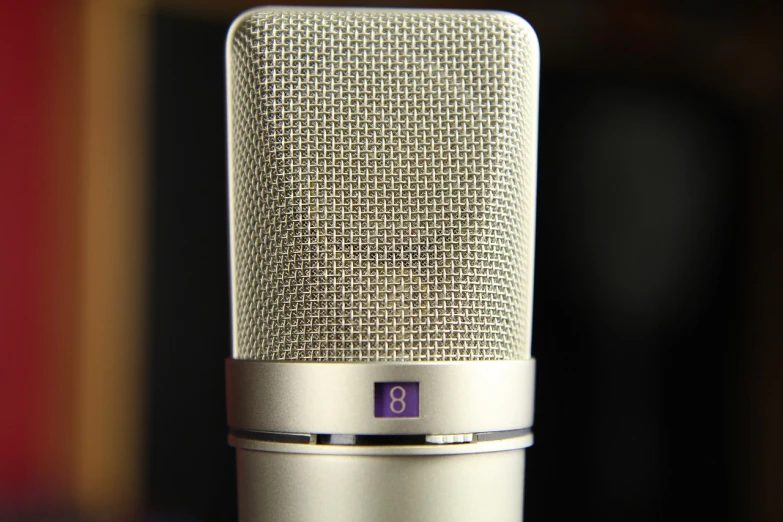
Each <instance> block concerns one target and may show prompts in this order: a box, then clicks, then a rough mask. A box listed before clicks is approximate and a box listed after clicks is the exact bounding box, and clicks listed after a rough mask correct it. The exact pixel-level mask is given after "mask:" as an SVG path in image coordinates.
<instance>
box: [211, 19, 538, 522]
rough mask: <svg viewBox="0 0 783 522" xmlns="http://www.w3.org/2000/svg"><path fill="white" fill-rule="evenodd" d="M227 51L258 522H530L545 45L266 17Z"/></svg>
mask: <svg viewBox="0 0 783 522" xmlns="http://www.w3.org/2000/svg"><path fill="white" fill-rule="evenodd" d="M226 47H227V48H226V60H227V97H228V128H229V138H228V141H229V143H228V145H229V204H230V224H231V225H230V226H231V284H232V312H233V355H232V357H231V358H229V359H228V360H227V362H226V377H227V408H228V424H229V427H230V433H229V437H228V439H229V443H230V444H231V445H232V446H234V447H235V448H236V458H237V483H238V502H239V519H240V520H241V521H244V522H250V521H254V522H257V521H270V522H293V521H297V522H308V521H335V522H337V521H339V522H346V521H356V522H368V521H372V522H375V521H377V522H391V521H395V522H399V521H406V522H409V521H426V522H439V521H442V522H477V521H479V522H484V521H486V522H507V521H508V522H511V521H513V522H519V521H520V520H522V508H523V483H524V461H525V448H527V447H529V446H530V445H531V444H532V442H533V436H532V433H531V426H532V424H533V390H534V374H535V368H534V360H533V359H531V356H530V338H531V320H532V299H533V289H532V286H533V251H534V233H535V202H536V140H537V118H538V83H539V49H538V41H537V39H536V36H535V33H534V32H533V29H532V28H531V27H530V25H528V23H527V22H525V21H524V20H522V19H521V18H519V17H517V16H516V15H512V14H509V13H504V12H497V11H452V10H409V9H400V10H390V9H351V8H335V9H332V8H329V9H320V8H301V7H291V8H283V7H267V8H261V9H256V10H252V11H248V12H246V13H244V14H242V15H241V16H240V17H239V18H238V19H237V20H236V21H235V22H234V23H233V25H232V27H231V29H230V31H229V34H228V40H227V46H226Z"/></svg>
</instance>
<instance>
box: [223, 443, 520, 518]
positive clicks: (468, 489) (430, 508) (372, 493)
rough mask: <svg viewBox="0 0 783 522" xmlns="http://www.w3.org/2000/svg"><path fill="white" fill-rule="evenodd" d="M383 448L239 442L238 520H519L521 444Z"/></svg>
mask: <svg viewBox="0 0 783 522" xmlns="http://www.w3.org/2000/svg"><path fill="white" fill-rule="evenodd" d="M444 449H445V448H444ZM378 450H380V451H379V452H378V453H379V454H376V455H373V454H372V451H367V448H365V449H363V450H362V451H361V452H359V453H357V454H350V453H348V452H342V453H340V454H329V453H324V454H319V453H289V452H280V451H259V450H253V449H246V448H241V447H237V479H238V493H239V520H240V522H400V521H405V522H417V521H421V522H477V521H492V522H520V521H521V520H522V506H523V488H524V465H525V450H524V449H509V450H503V451H491V452H481V453H448V454H434V455H426V454H425V455H421V454H419V455H415V454H414V455H407V456H406V455H400V454H399V452H394V453H395V454H394V455H391V454H383V449H382V448H380V447H379V448H378Z"/></svg>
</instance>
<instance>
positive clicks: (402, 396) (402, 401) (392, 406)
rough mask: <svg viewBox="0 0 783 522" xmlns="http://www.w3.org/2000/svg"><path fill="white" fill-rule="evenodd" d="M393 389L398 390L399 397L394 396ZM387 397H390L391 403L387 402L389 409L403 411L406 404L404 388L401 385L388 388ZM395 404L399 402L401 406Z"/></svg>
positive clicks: (396, 411) (394, 411) (397, 411)
mask: <svg viewBox="0 0 783 522" xmlns="http://www.w3.org/2000/svg"><path fill="white" fill-rule="evenodd" d="M395 390H400V392H401V393H400V394H398V395H399V397H396V396H395V395H394V391H395ZM389 397H391V404H389V409H390V410H391V411H392V412H393V413H398V414H399V413H402V412H404V411H405V408H406V404H405V388H403V387H402V386H395V387H394V388H392V389H391V390H389ZM395 404H400V405H401V406H395Z"/></svg>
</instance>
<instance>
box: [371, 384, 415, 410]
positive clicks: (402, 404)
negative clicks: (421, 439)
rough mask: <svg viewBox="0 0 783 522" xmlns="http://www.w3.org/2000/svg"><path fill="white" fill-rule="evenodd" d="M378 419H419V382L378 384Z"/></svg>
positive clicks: (376, 388) (376, 404)
mask: <svg viewBox="0 0 783 522" xmlns="http://www.w3.org/2000/svg"><path fill="white" fill-rule="evenodd" d="M375 416H376V417H387V418H396V417H418V416H419V383H418V382H376V383H375Z"/></svg>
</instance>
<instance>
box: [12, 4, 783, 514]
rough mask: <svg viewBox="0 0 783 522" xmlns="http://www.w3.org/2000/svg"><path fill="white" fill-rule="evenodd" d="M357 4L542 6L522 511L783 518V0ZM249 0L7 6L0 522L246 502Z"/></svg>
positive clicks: (199, 510) (197, 509)
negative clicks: (232, 155)
mask: <svg viewBox="0 0 783 522" xmlns="http://www.w3.org/2000/svg"><path fill="white" fill-rule="evenodd" d="M356 5H359V4H356ZM361 5H373V6H392V5H394V6H407V7H425V6H426V7H451V8H495V9H504V10H510V11H513V12H516V13H518V14H520V15H522V16H523V17H524V18H526V19H528V20H529V21H530V22H531V23H532V25H533V26H534V27H535V28H536V30H537V31H538V35H539V38H540V41H541V48H542V84H541V109H540V117H541V120H540V156H539V167H540V170H539V199H538V212H539V214H538V237H537V259H536V265H537V266H536V280H535V287H536V290H535V294H536V296H535V310H534V316H535V320H534V337H533V342H534V346H533V351H534V353H535V355H536V357H537V358H538V361H539V363H538V364H539V366H538V368H539V375H538V390H537V398H536V400H537V405H536V412H537V419H536V426H535V431H536V444H535V446H534V447H533V448H532V449H531V450H530V451H529V452H528V455H529V457H528V458H529V464H528V471H527V473H528V474H527V477H528V482H527V486H526V487H527V490H526V506H525V510H526V521H527V522H542V521H572V520H580V521H585V522H586V521H602V522H606V521H615V520H616V521H635V522H645V521H661V520H666V521H672V520H675V521H676V520H711V521H750V522H780V521H781V520H783V445H782V444H781V441H783V271H782V270H781V269H782V268H783V226H781V225H783V197H781V196H782V195H783V168H782V167H783V161H781V156H780V155H781V153H782V152H783V139H782V138H783V132H782V131H781V121H783V70H782V69H781V65H782V64H783V38H781V36H780V35H781V30H783V8H782V6H781V5H779V4H777V3H774V2H771V1H769V2H767V1H762V0H757V1H750V2H730V1H687V2H665V1H660V0H633V1H629V0H626V1H619V0H602V1H593V2H586V1H577V0H563V1H559V2H544V1H519V2H511V1H503V0H495V1H490V2H486V1H485V2H476V1H463V0H454V1H453V2H427V3H413V2H404V1H402V2H399V3H395V4H390V3H387V2H373V3H370V4H366V3H363V4H361ZM249 7H252V4H251V3H249V2H245V1H239V0H231V1H224V2H208V1H205V0H202V1H197V0H165V1H157V2H155V1H152V0H118V1H110V0H92V1H90V0H81V1H80V0H25V1H9V0H6V1H5V2H4V5H3V9H2V13H3V14H2V16H1V17H0V71H2V72H0V239H1V240H2V241H1V242H0V519H2V520H98V521H101V520H143V521H156V522H157V521H188V522H189V521H194V522H196V521H218V522H220V521H231V520H235V517H236V505H235V494H236V492H235V479H234V457H233V450H232V449H231V448H229V447H228V445H227V444H226V438H225V437H226V433H227V427H226V422H225V411H224V381H223V360H224V358H225V357H226V356H228V355H229V353H230V342H231V341H230V317H229V293H228V263H227V261H228V257H227V244H228V243H227V242H228V237H227V208H226V198H227V197H226V150H225V149H226V146H225V143H226V135H225V133H226V129H225V101H224V96H225V92H224V76H223V71H224V63H223V56H224V54H223V53H224V50H223V45H224V38H225V33H226V31H227V28H228V25H229V23H230V21H231V20H232V19H233V18H234V17H235V16H236V15H237V14H238V13H239V12H241V11H242V10H244V9H246V8H249ZM479 522H485V521H479ZM486 522H491V521H486Z"/></svg>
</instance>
